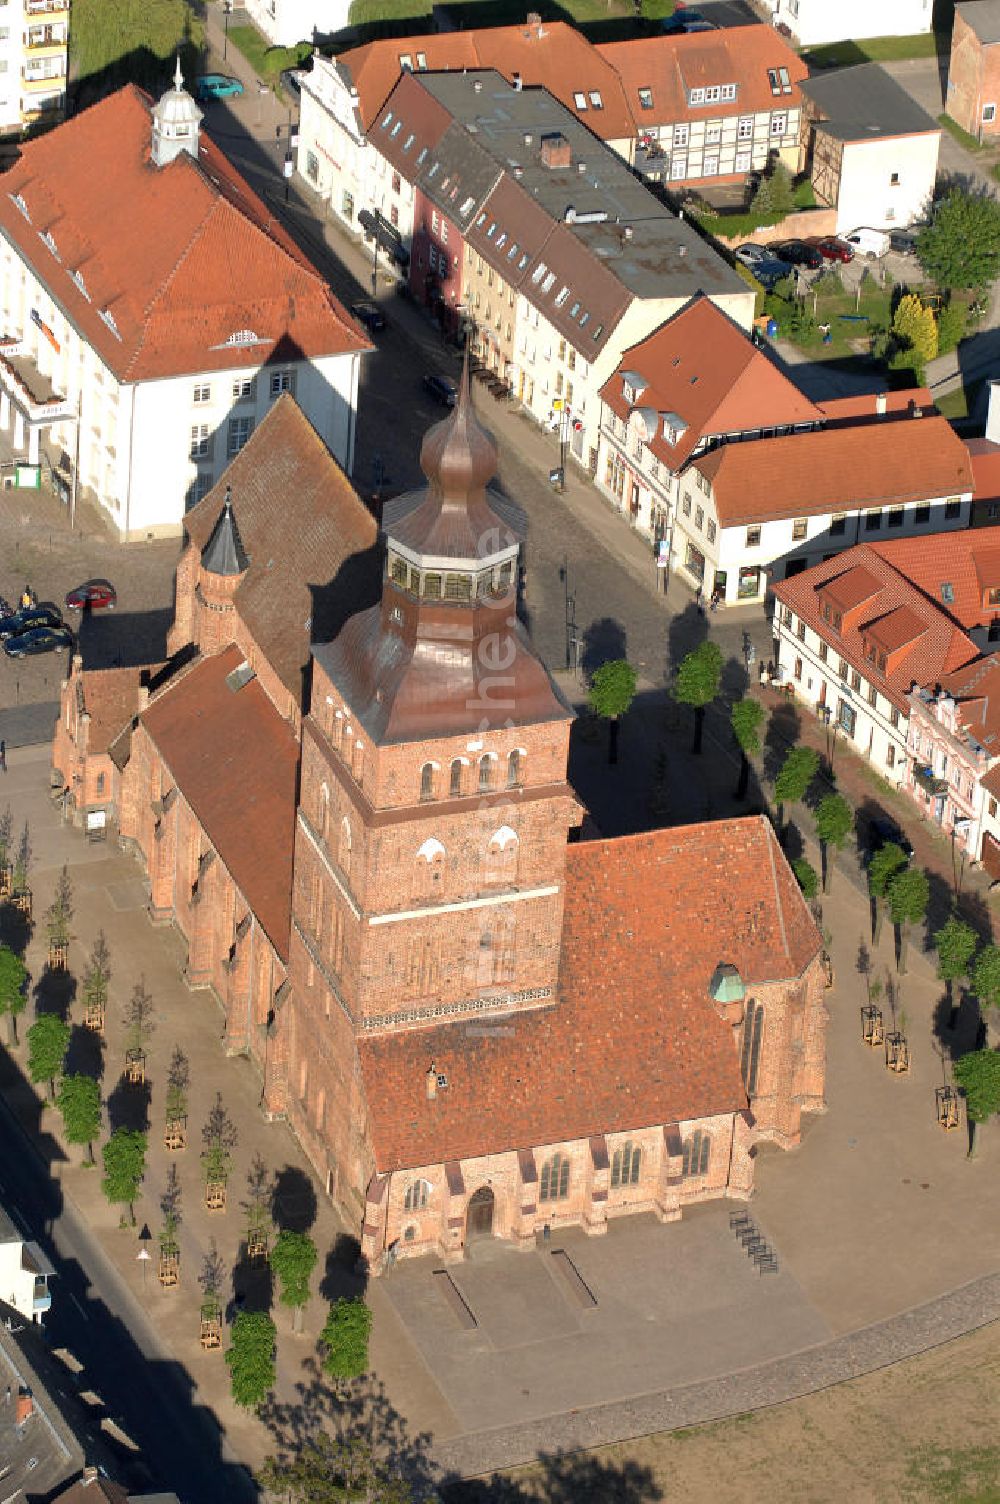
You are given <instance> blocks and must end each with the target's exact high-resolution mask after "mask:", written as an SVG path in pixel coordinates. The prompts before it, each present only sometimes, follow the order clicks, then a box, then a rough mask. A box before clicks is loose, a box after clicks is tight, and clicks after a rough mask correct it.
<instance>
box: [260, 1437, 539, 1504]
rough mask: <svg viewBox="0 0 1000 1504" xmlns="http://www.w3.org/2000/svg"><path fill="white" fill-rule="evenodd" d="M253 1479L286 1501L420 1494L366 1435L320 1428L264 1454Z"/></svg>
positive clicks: (399, 1501) (387, 1503)
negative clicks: (284, 1449) (279, 1453)
mask: <svg viewBox="0 0 1000 1504" xmlns="http://www.w3.org/2000/svg"><path fill="white" fill-rule="evenodd" d="M257 1481H258V1483H259V1484H260V1485H261V1486H262V1487H263V1488H266V1489H269V1490H270V1491H272V1492H273V1493H274V1494H275V1495H278V1496H280V1497H281V1498H282V1499H286V1500H288V1501H289V1504H417V1500H418V1498H420V1499H423V1498H424V1497H426V1496H425V1495H424V1494H423V1493H421V1494H420V1495H418V1494H417V1493H416V1492H415V1491H414V1489H413V1488H412V1487H411V1485H410V1484H409V1483H408V1482H407V1481H406V1480H405V1479H404V1478H401V1477H399V1475H398V1474H397V1473H395V1472H394V1471H393V1469H392V1466H391V1464H388V1463H384V1462H380V1461H379V1459H378V1458H377V1457H376V1456H375V1454H374V1452H373V1450H372V1446H371V1442H370V1441H369V1440H368V1438H367V1437H365V1436H347V1437H344V1438H338V1439H334V1437H332V1436H330V1435H329V1433H328V1432H326V1431H317V1432H316V1434H315V1435H313V1436H310V1437H308V1438H307V1439H306V1440H305V1441H304V1442H303V1443H302V1444H301V1446H300V1447H298V1448H297V1449H296V1450H295V1451H294V1452H289V1453H288V1455H287V1456H286V1457H283V1458H282V1459H281V1460H280V1461H279V1460H278V1459H277V1458H274V1457H268V1459H267V1461H266V1462H265V1463H264V1466H263V1467H262V1468H261V1470H260V1473H259V1474H258V1478H257ZM512 1497H513V1496H512Z"/></svg>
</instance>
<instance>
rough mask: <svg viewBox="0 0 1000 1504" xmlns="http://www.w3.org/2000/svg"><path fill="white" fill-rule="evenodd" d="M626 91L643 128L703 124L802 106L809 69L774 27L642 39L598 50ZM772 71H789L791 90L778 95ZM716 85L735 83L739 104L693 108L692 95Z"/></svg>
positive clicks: (606, 44)
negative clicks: (646, 96) (644, 94)
mask: <svg viewBox="0 0 1000 1504" xmlns="http://www.w3.org/2000/svg"><path fill="white" fill-rule="evenodd" d="M597 51H598V52H600V53H601V54H602V55H603V56H604V57H605V58H606V59H607V60H608V62H609V63H611V65H612V67H614V68H615V69H616V70H617V72H618V74H619V76H620V77H621V80H622V83H623V84H624V86H625V96H626V99H627V100H628V103H629V106H630V107H631V109H632V111H633V114H634V115H635V118H636V121H637V122H638V124H639V127H640V129H641V128H642V123H643V121H644V120H647V121H649V122H650V123H651V124H652V123H658V122H661V121H670V122H673V121H676V120H701V119H704V118H706V117H708V116H716V115H727V114H729V115H736V114H745V113H748V112H749V111H757V110H760V111H763V110H768V111H770V110H773V109H784V108H786V107H790V108H794V107H795V106H797V105H799V104H800V103H801V99H802V96H801V93H800V90H799V87H798V86H799V84H800V83H801V82H802V80H803V79H805V78H808V76H809V69H808V68H807V67H806V65H805V63H803V62H802V60H801V58H800V57H799V56H798V54H797V53H796V52H794V51H793V49H792V48H791V47H790V46H789V45H788V43H787V42H786V41H784V40H783V39H782V38H781V37H780V36H778V34H777V33H776V32H775V30H774V28H773V27H772V26H764V25H754V26H740V27H738V28H733V29H724V30H720V31H708V32H688V33H687V34H686V35H683V36H676V37H664V36H658V37H637V38H635V39H633V40H632V41H629V42H606V43H605V44H604V45H603V46H598V48H597ZM769 68H787V70H788V77H789V82H790V84H791V91H790V92H789V93H788V94H779V95H775V94H773V93H772V91H771V85H770V82H769V80H768V76H767V74H768V69H769ZM715 84H720V85H721V84H735V85H736V99H735V100H734V101H732V102H730V103H727V104H721V103H720V102H718V101H716V102H714V103H712V104H707V105H698V106H694V107H692V106H691V105H690V104H688V92H689V90H691V89H693V88H695V89H697V88H704V87H706V86H712V85H715ZM640 89H651V90H652V94H653V108H652V109H651V110H645V109H643V108H642V106H641V104H640V102H639V90H640Z"/></svg>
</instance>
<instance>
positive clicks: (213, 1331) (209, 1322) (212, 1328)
mask: <svg viewBox="0 0 1000 1504" xmlns="http://www.w3.org/2000/svg"><path fill="white" fill-rule="evenodd" d="M200 1340H201V1345H202V1347H204V1348H205V1349H206V1350H208V1351H211V1350H212V1348H215V1347H221V1346H222V1317H221V1316H219V1315H215V1316H202V1318H201V1339H200Z"/></svg>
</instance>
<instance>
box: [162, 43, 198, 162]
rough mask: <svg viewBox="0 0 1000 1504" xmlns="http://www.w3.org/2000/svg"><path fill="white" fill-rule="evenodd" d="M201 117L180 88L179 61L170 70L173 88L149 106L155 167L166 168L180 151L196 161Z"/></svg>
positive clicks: (181, 82)
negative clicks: (151, 118) (171, 70)
mask: <svg viewBox="0 0 1000 1504" xmlns="http://www.w3.org/2000/svg"><path fill="white" fill-rule="evenodd" d="M203 118H204V117H203V115H202V113H201V111H200V110H199V108H198V106H197V105H196V104H195V102H194V100H193V99H192V98H191V95H190V94H189V93H188V91H187V90H186V89H185V87H184V76H183V74H182V73H181V60H180V57H178V59H177V67H176V68H175V70H174V86H173V88H172V89H168V90H167V92H166V93H165V94H163V95H162V96H161V98H160V99H159V101H158V102H157V104H156V105H154V107H153V141H152V157H153V161H154V162H155V164H156V166H157V167H166V165H167V163H168V162H172V161H173V160H174V158H175V157H178V156H180V154H181V152H182V151H186V152H189V153H190V155H191V156H192V157H194V159H195V161H197V160H198V142H199V138H200V131H201V122H202V120H203Z"/></svg>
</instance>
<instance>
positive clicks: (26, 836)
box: [10, 820, 31, 894]
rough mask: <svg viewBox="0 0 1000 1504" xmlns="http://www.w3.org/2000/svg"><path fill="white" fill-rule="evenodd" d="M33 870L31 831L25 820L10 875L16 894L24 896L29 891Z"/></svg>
mask: <svg viewBox="0 0 1000 1504" xmlns="http://www.w3.org/2000/svg"><path fill="white" fill-rule="evenodd" d="M30 870H31V831H30V830H29V828H28V822H27V820H25V822H24V829H23V830H22V831H21V839H20V840H19V841H18V843H17V851H16V852H15V853H14V866H13V870H12V871H11V875H10V884H11V887H12V888H13V890H14V892H15V893H16V894H24V893H27V891H28V876H29V873H30Z"/></svg>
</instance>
